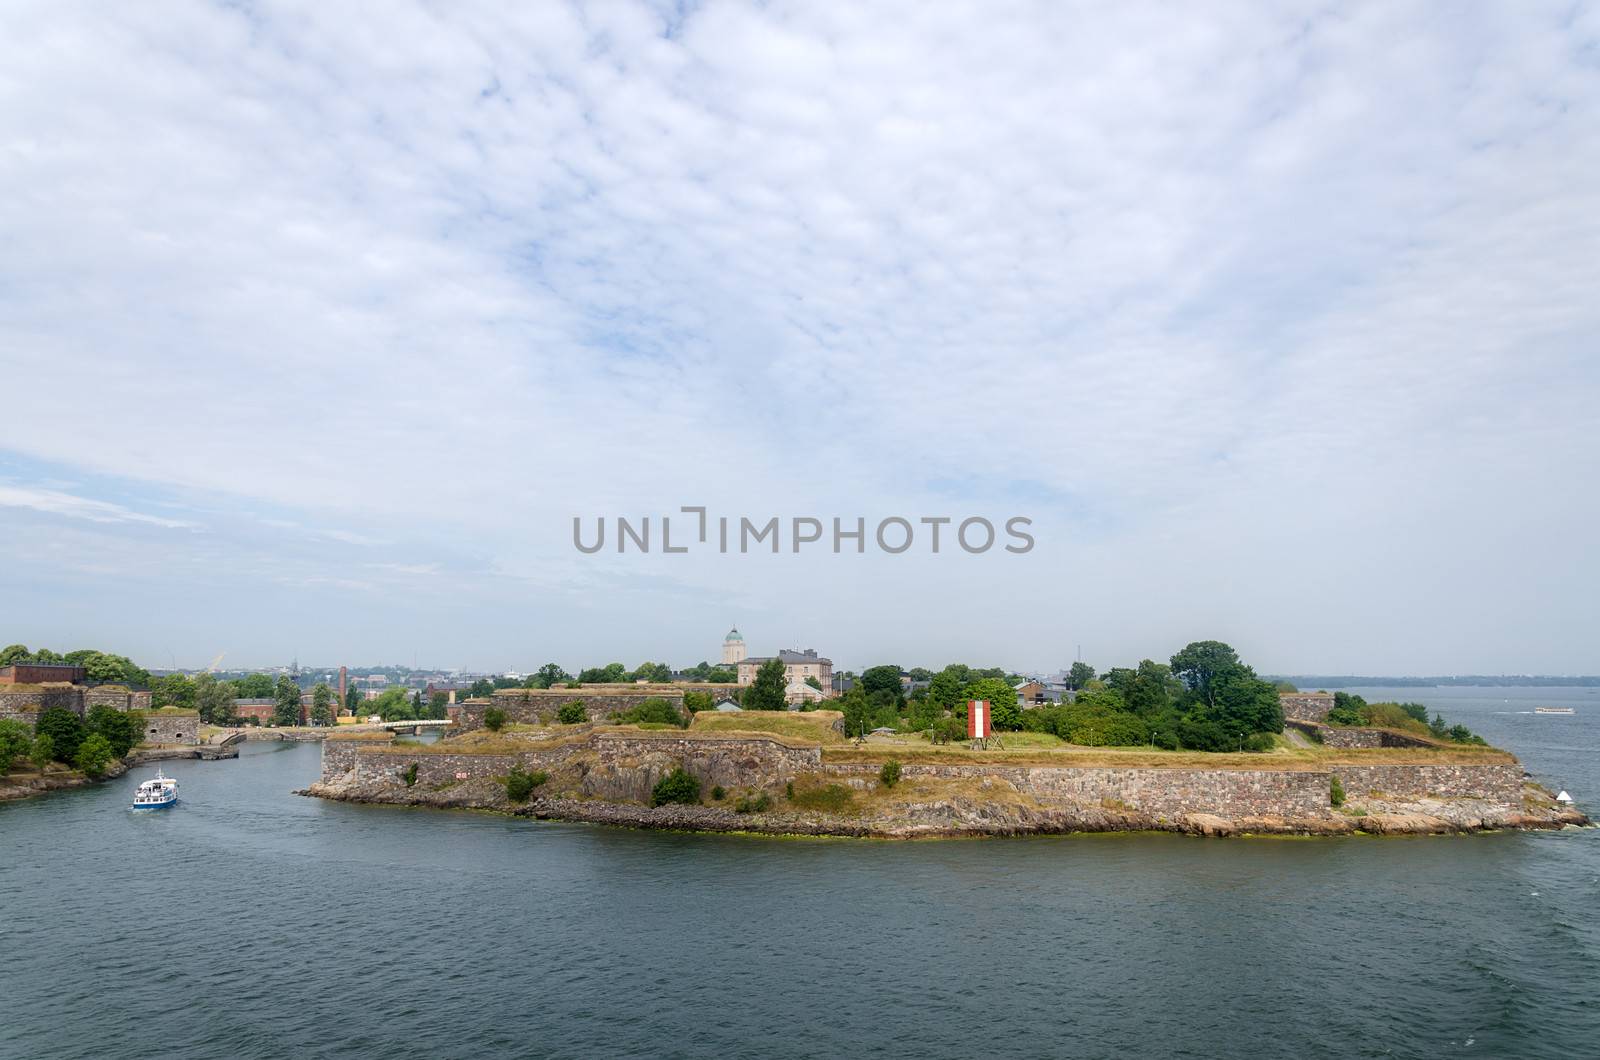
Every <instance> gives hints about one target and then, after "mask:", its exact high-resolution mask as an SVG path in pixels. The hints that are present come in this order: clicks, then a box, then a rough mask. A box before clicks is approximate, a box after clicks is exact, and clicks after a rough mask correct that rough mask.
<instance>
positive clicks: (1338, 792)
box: [1328, 774, 1344, 806]
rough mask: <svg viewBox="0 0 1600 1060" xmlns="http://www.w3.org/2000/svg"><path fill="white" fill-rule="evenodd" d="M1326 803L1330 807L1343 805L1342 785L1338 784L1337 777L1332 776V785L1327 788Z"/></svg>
mask: <svg viewBox="0 0 1600 1060" xmlns="http://www.w3.org/2000/svg"><path fill="white" fill-rule="evenodd" d="M1328 803H1329V805H1332V806H1343V805H1344V785H1343V784H1341V783H1339V777H1338V775H1337V774H1335V775H1334V778H1333V783H1332V784H1331V785H1329V787H1328Z"/></svg>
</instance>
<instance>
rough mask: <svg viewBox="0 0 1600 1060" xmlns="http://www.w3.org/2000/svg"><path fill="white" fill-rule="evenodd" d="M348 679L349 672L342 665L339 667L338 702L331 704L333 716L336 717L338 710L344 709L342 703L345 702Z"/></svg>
mask: <svg viewBox="0 0 1600 1060" xmlns="http://www.w3.org/2000/svg"><path fill="white" fill-rule="evenodd" d="M349 679H350V672H349V671H348V670H346V669H345V668H344V667H343V666H341V667H339V702H337V703H335V704H334V705H333V716H334V717H336V718H337V717H338V716H339V712H340V711H342V710H344V705H345V703H346V702H347V700H346V699H345V688H346V686H347V685H348V683H349Z"/></svg>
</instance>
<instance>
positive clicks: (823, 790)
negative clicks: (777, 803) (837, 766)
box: [789, 784, 855, 813]
mask: <svg viewBox="0 0 1600 1060" xmlns="http://www.w3.org/2000/svg"><path fill="white" fill-rule="evenodd" d="M791 790H792V785H791ZM789 800H790V801H791V802H793V803H794V804H795V805H796V806H798V807H800V808H801V809H803V810H821V811H823V812H825V813H839V812H841V811H843V810H847V809H849V808H850V807H851V806H852V805H853V804H854V803H855V794H854V793H853V792H852V791H851V790H850V789H849V788H847V787H845V786H844V785H843V784H826V785H824V786H822V787H820V788H808V789H806V790H803V791H796V792H794V793H793V794H792V795H790V796H789Z"/></svg>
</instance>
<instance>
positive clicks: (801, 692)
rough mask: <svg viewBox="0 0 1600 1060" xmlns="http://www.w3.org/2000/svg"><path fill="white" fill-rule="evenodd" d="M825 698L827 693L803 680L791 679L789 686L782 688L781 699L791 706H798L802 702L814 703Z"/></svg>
mask: <svg viewBox="0 0 1600 1060" xmlns="http://www.w3.org/2000/svg"><path fill="white" fill-rule="evenodd" d="M827 698H828V693H826V692H824V691H822V690H821V689H819V688H812V687H811V686H810V685H808V684H806V683H805V682H804V681H791V682H790V683H789V686H788V687H787V688H785V689H784V690H783V701H784V702H785V703H787V704H789V705H790V706H791V707H793V706H799V705H800V704H802V703H816V702H818V701H819V700H823V699H827Z"/></svg>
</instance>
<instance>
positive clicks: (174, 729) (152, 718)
mask: <svg viewBox="0 0 1600 1060" xmlns="http://www.w3.org/2000/svg"><path fill="white" fill-rule="evenodd" d="M199 727H200V714H199V712H198V711H187V712H185V713H183V714H167V713H165V712H163V711H156V712H154V713H150V714H146V715H145V716H144V736H143V737H142V738H141V740H140V742H141V743H151V744H165V745H172V744H178V745H193V744H197V743H199V742H200V736H199V733H198V732H197V730H198V729H199Z"/></svg>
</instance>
